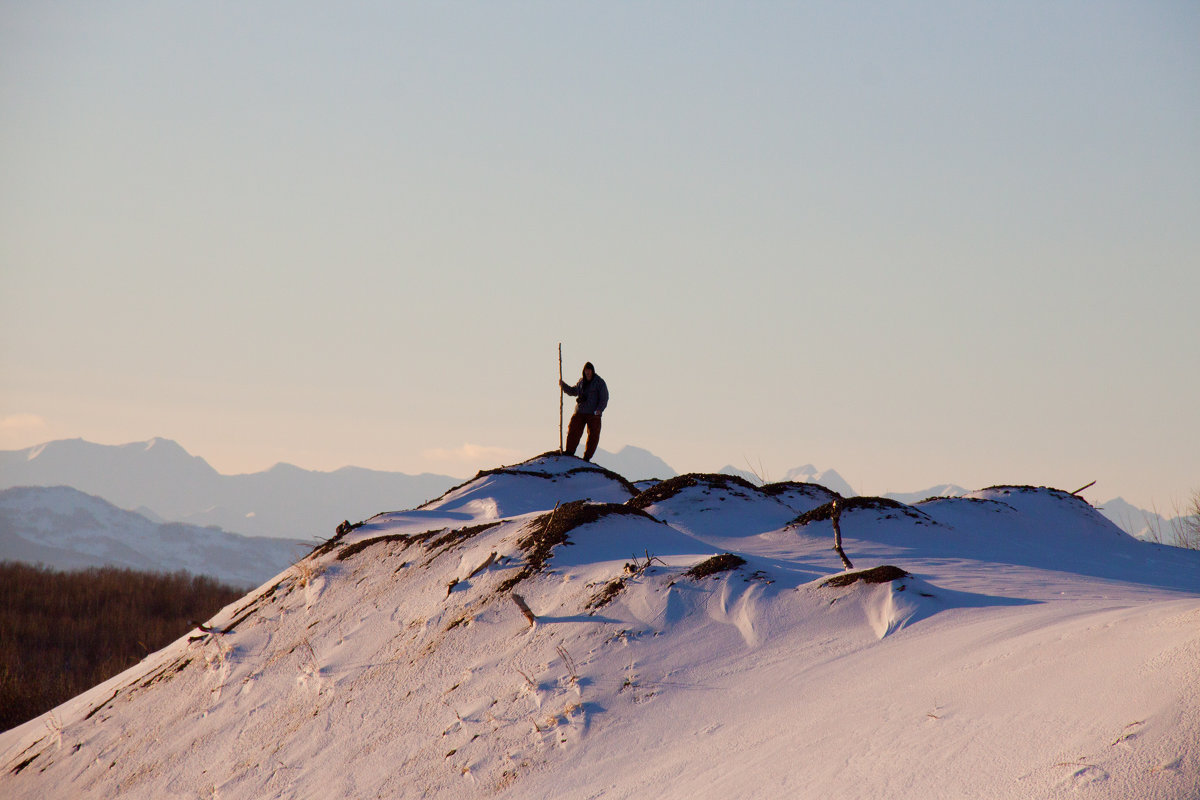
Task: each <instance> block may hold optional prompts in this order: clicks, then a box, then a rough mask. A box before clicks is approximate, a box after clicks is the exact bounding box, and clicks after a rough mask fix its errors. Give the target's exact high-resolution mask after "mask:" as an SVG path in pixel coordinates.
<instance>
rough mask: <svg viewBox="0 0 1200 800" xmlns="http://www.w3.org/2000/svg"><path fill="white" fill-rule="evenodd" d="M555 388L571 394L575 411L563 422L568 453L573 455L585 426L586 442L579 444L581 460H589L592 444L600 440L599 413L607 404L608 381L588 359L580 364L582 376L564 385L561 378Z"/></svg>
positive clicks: (590, 458)
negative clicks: (568, 421)
mask: <svg viewBox="0 0 1200 800" xmlns="http://www.w3.org/2000/svg"><path fill="white" fill-rule="evenodd" d="M558 385H559V388H561V389H562V390H563V391H564V392H566V393H567V394H569V395H571V396H572V397H574V398H575V413H574V414H572V415H571V422H570V423H569V424H568V425H567V447H566V449H565V450H564V452H565V453H567V454H568V455H572V456H573V455H575V449H576V448H577V447H579V439H580V438H581V437H582V436H583V429H584V428H587V433H588V436H587V445H586V446H585V447H584V448H583V460H584V461H591V460H592V456H593V455H595V454H596V446H597V445H598V444H600V415H601V414H603V413H604V409H605V408H607V407H608V384H606V383H605V382H604V378H601V377H600V376H599V375H597V374H596V368H595V367H593V366H592V362H590V361H589V362H587V363H586V364H584V365H583V377H581V378H580V379H579V381H578V382H577V383H576V384H575V385H574V386H568V385H567V384H566V383H565V382H564V381H561V380H560V381H559V382H558Z"/></svg>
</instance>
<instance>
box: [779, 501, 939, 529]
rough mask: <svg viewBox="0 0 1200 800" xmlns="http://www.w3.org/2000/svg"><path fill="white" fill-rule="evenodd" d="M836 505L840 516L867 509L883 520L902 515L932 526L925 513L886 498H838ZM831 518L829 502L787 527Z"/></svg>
mask: <svg viewBox="0 0 1200 800" xmlns="http://www.w3.org/2000/svg"><path fill="white" fill-rule="evenodd" d="M837 503H838V506H839V507H840V509H841V513H842V514H845V513H846V512H848V511H858V510H862V509H867V510H872V511H882V512H884V518H885V519H888V518H891V517H895V516H896V515H897V514H903V515H904V516H906V517H911V518H912V519H914V520H916V521H917V522H918V523H920V524H923V525H931V524H933V520H932V519H931V518H930V517H929V516H928V515H927V514H926V513H925V512H923V511H918V510H917V509H915V508H913V507H912V506H907V505H905V504H904V503H900V502H897V501H896V500H889V499H888V498H886V497H844V498H839V499H838V501H837ZM832 518H833V502H832V501H830V502H828V503H826V504H825V505H823V506H817V507H816V508H814V509H813V510H811V511H806V512H804V513H803V514H801V515H800V516H798V517H796V518H795V519H794V520H792V521H791V522H789V523H788V527H789V528H791V527H797V528H802V527H804V526H805V525H808V524H809V523H811V522H821V521H824V520H829V519H832Z"/></svg>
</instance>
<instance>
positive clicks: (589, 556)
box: [0, 454, 1200, 800]
mask: <svg viewBox="0 0 1200 800" xmlns="http://www.w3.org/2000/svg"><path fill="white" fill-rule="evenodd" d="M645 488H646V491H645V492H644V493H642V494H639V495H636V496H635V495H634V492H636V491H637V489H636V488H634V487H632V486H631V485H629V484H628V483H627V482H626V481H624V480H623V479H622V478H621V477H620V476H617V475H614V474H612V473H609V472H607V471H604V470H598V469H596V468H595V467H593V466H591V465H589V464H586V463H585V462H582V461H580V460H578V459H573V458H569V457H563V456H557V455H550V454H548V455H545V456H541V457H538V458H535V459H531V460H530V461H528V462H525V463H524V464H520V465H516V466H515V467H509V468H504V469H500V470H492V471H489V472H485V473H481V474H480V475H479V476H477V477H476V478H475V479H474V480H472V481H469V482H468V483H466V484H464V485H463V486H460V487H456V488H455V489H452V490H451V491H449V492H448V493H447V494H446V495H444V496H443V497H441V498H439V499H438V500H435V501H433V502H430V503H428V504H426V505H425V506H422V507H421V508H417V509H413V510H410V511H401V512H393V513H385V514H380V515H378V516H376V517H373V518H371V519H369V520H366V521H365V522H364V523H363V524H362V525H360V526H357V527H354V528H353V529H352V530H349V531H344V532H343V533H341V534H340V535H339V536H338V537H337V538H335V539H334V540H331V541H330V542H328V543H326V544H325V545H323V546H321V547H320V548H318V549H317V550H316V551H314V553H313V555H312V556H310V557H309V558H308V559H306V560H304V561H302V562H300V563H299V564H298V565H296V566H295V567H293V568H291V569H289V570H287V571H286V572H284V573H281V574H280V575H279V576H277V577H276V578H274V579H272V580H271V581H268V582H267V583H265V584H264V585H263V586H261V587H260V588H259V589H257V590H256V591H255V592H252V593H251V594H249V595H247V596H246V597H245V598H244V599H242V600H241V601H239V602H237V603H235V604H233V605H231V606H229V607H228V608H226V609H224V610H223V611H222V612H221V613H220V614H218V615H217V616H216V617H214V618H213V619H212V620H210V621H209V622H208V623H207V624H206V626H205V628H204V629H203V630H202V629H197V630H195V631H193V632H192V633H191V634H190V635H188V636H187V637H184V638H182V639H180V640H179V641H177V642H175V643H173V644H172V645H170V646H168V647H167V648H164V649H163V650H161V651H159V652H158V653H154V654H152V655H151V656H149V657H148V658H147V659H146V660H145V661H143V662H142V663H141V664H139V665H138V666H136V667H134V668H132V669H130V670H128V671H127V672H125V673H124V674H122V675H120V676H117V677H116V678H114V679H112V680H111V681H108V682H107V683H105V684H103V685H101V686H98V687H96V688H95V689H92V690H91V691H89V692H86V693H84V694H83V695H80V696H79V697H77V698H75V699H74V700H72V701H70V702H68V703H66V704H64V705H63V706H60V707H59V708H57V709H55V710H54V711H53V712H51V713H49V714H47V715H44V716H43V717H41V718H39V719H36V720H33V721H31V722H29V723H26V724H25V725H23V726H20V727H18V728H15V729H13V730H11V731H8V732H6V733H4V734H0V770H2V771H0V794H3V796H5V797H14V798H17V797H29V798H33V797H111V796H118V795H119V796H121V797H132V798H139V797H143V798H161V797H197V796H202V797H220V798H225V799H226V800H227V799H228V798H292V797H296V798H328V797H413V798H416V797H429V796H439V797H441V796H445V797H493V796H494V797H511V798H526V797H528V798H542V797H569V798H575V797H579V798H589V797H600V796H604V797H618V798H633V797H638V798H640V797H678V798H702V797H704V798H707V797H713V798H717V797H721V798H723V797H747V796H756V797H783V796H788V797H818V796H819V797H832V798H859V797H863V798H865V797H889V798H963V797H987V798H1028V797H1039V798H1042V797H1068V796H1070V797H1074V796H1077V795H1080V796H1085V797H1096V798H1163V799H1164V800H1166V799H1168V798H1169V799H1171V800H1177V799H1178V798H1187V797H1196V796H1198V795H1200V754H1198V753H1197V742H1200V713H1198V712H1200V681H1198V680H1197V679H1198V678H1200V554H1198V553H1194V552H1188V551H1182V550H1177V549H1174V548H1168V547H1162V546H1158V545H1151V544H1146V543H1143V542H1138V541H1136V540H1134V539H1132V538H1131V537H1129V536H1127V535H1126V534H1124V533H1123V532H1121V531H1120V530H1118V529H1117V528H1116V527H1115V526H1113V525H1112V524H1111V523H1110V522H1108V521H1107V520H1106V519H1104V518H1103V517H1102V516H1101V515H1100V514H1098V513H1097V512H1096V511H1095V510H1094V509H1093V508H1091V507H1090V506H1088V505H1087V504H1086V503H1085V502H1083V501H1082V500H1080V499H1079V498H1077V497H1074V496H1072V495H1069V494H1065V493H1063V492H1057V491H1054V490H1049V489H1042V488H1030V487H994V488H991V489H986V490H982V491H979V492H972V493H969V494H968V495H967V496H965V497H961V498H938V499H934V500H930V501H928V502H923V503H919V504H917V505H915V506H909V505H905V504H903V503H898V502H896V501H888V500H883V499H880V498H855V499H854V500H853V501H849V500H846V501H844V507H843V508H842V510H841V515H840V518H839V519H840V527H841V529H842V533H843V537H844V547H845V550H846V552H847V554H848V555H849V556H850V557H851V558H852V559H853V560H854V563H855V569H854V570H852V571H849V572H844V571H843V569H842V565H841V563H840V561H839V559H838V557H837V555H836V554H834V553H833V552H832V550H831V543H832V531H831V522H830V507H829V506H828V505H827V503H828V502H829V501H830V500H832V499H835V498H837V497H838V495H836V494H835V493H834V492H832V491H830V490H829V489H826V488H823V487H816V486H813V485H811V484H775V485H773V486H768V487H755V486H753V485H750V484H749V483H747V482H745V481H740V480H738V479H736V478H731V477H730V476H727V475H699V476H697V475H691V476H682V477H681V478H676V479H672V480H671V481H664V482H663V483H660V484H655V485H648V486H646V487H645ZM725 553H728V554H730V555H729V557H727V558H721V559H719V560H717V561H709V560H710V559H713V557H714V556H723V554H725ZM704 563H709V564H715V565H719V566H723V567H726V569H723V570H721V571H716V572H712V573H711V574H706V575H704V577H695V576H693V575H689V570H690V569H691V568H693V567H696V566H697V565H700V564H704ZM883 565H893V566H895V567H897V568H898V569H897V570H893V571H890V572H883V571H872V572H869V573H867V577H868V578H871V577H874V578H875V582H872V581H871V580H852V578H854V577H862V576H860V575H857V574H856V573H859V572H860V571H863V570H868V569H870V568H874V567H880V566H883ZM703 572H708V571H707V570H704V571H703ZM851 573H855V574H851ZM833 576H844V577H845V579H844V580H838V581H835V582H832V583H831V582H830V581H829V578H830V577H833ZM514 598H519V601H520V602H518V600H517V599H514ZM520 604H524V606H525V607H526V608H528V609H529V611H530V612H531V613H532V615H533V616H534V618H535V622H534V623H533V624H532V625H531V624H530V622H529V621H528V620H527V619H526V617H525V614H524V612H523V610H522V608H521V605H520Z"/></svg>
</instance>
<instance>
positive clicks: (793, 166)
mask: <svg viewBox="0 0 1200 800" xmlns="http://www.w3.org/2000/svg"><path fill="white" fill-rule="evenodd" d="M1198 222H1200V5H1197V4H1196V3H1194V2H1147V3H1134V2H1128V3H1096V2H1065V3H1053V2H1051V3H1047V2H1033V3H1009V2H1006V3H993V4H984V3H964V2H942V3H938V2H926V3H840V2H830V3H806V4H791V5H789V4H783V3H745V2H738V3H700V4H698V3H648V4H633V3H627V4H614V3H586V4H585V3H561V2H560V3H549V2H547V3H486V4H485V3H478V4H471V3H436V4H435V3H428V4H411V3H373V4H364V3H350V4H337V5H336V6H335V5H333V4H325V3H308V2H274V3H272V2H256V3H250V4H247V3H220V2H210V3H203V4H196V3H170V2H168V3H162V2H153V3H152V2H146V3H132V2H114V3H102V4H101V3H44V2H6V3H4V4H3V5H2V6H0V269H2V270H3V278H2V281H3V282H2V284H0V290H2V292H0V332H2V334H3V344H2V349H0V359H2V370H0V371H2V378H0V381H2V382H0V447H2V448H6V449H13V448H17V447H25V446H28V445H32V444H35V443H38V442H41V441H45V440H47V439H52V438H62V437H68V436H82V437H84V438H86V439H90V440H93V441H100V442H106V443H119V442H125V441H134V440H141V439H146V438H149V437H151V436H155V435H162V436H167V437H170V438H173V439H176V440H178V441H179V442H180V443H182V444H183V445H184V446H185V447H187V448H188V449H189V450H191V451H192V452H194V453H197V454H199V455H202V456H204V457H205V458H207V459H208V460H209V461H210V462H211V463H213V465H214V466H216V467H217V468H218V469H220V470H222V471H224V472H240V471H253V470H257V469H262V468H265V467H267V466H270V465H271V464H272V463H274V462H276V461H290V462H293V463H296V464H299V465H301V466H305V467H310V468H321V469H332V468H336V467H338V466H342V465H344V464H357V465H361V466H370V467H377V468H383V469H397V470H404V471H409V472H415V471H421V470H426V469H427V470H431V471H440V472H450V473H452V474H458V475H465V474H468V473H469V472H471V471H472V470H474V469H476V468H478V467H481V466H493V465H495V464H496V463H500V462H502V461H512V460H516V459H519V458H524V457H527V456H530V455H534V454H536V453H540V452H542V451H544V450H547V449H550V448H552V447H554V446H556V445H557V437H558V430H557V428H558V394H557V391H556V389H555V387H554V383H555V378H556V362H555V346H556V343H557V342H559V341H562V342H563V349H564V353H565V355H566V360H567V364H566V370H567V373H568V375H574V374H577V372H578V370H579V367H580V365H581V364H582V363H583V361H584V360H586V359H590V360H592V361H594V362H595V363H596V366H597V369H598V371H599V372H600V374H602V375H604V376H605V377H606V378H607V379H608V381H609V384H610V388H611V390H612V395H613V401H612V407H611V410H610V413H609V414H608V415H607V416H606V420H605V431H604V439H603V443H602V444H603V446H604V447H606V448H607V449H612V450H615V449H619V447H620V446H622V445H624V444H634V445H637V446H641V447H645V448H647V449H649V450H651V451H653V452H655V453H656V454H658V455H660V456H661V457H663V458H665V459H666V460H667V461H668V462H670V463H671V464H672V465H673V466H675V468H676V469H679V470H681V471H686V470H712V469H716V468H717V467H719V466H721V465H723V464H725V463H730V462H732V463H734V464H736V465H738V466H745V461H746V459H749V460H750V461H752V462H753V463H754V464H755V465H756V466H758V465H759V463H761V464H762V465H763V466H764V467H765V468H766V469H767V471H768V472H769V473H773V474H774V475H775V476H776V477H778V476H780V475H781V474H782V473H783V472H785V471H786V470H787V469H788V468H790V467H793V466H797V465H799V464H803V463H806V462H813V463H815V464H817V466H818V467H821V468H830V467H832V468H835V469H837V470H839V471H840V472H841V473H842V474H843V475H845V477H846V478H847V479H849V480H850V482H851V483H852V484H854V486H855V487H856V488H858V489H859V490H860V491H865V492H869V493H879V492H884V491H900V490H915V489H919V488H923V487H925V486H929V485H932V484H934V483H941V482H947V481H952V482H957V483H961V484H964V485H967V486H970V487H975V486H983V485H987V484H991V483H997V482H1020V483H1048V484H1051V485H1057V486H1060V487H1062V488H1067V489H1074V488H1077V486H1079V485H1082V484H1083V483H1086V482H1087V481H1090V480H1093V479H1098V480H1099V481H1100V483H1099V485H1098V486H1097V489H1096V490H1095V492H1094V493H1093V495H1092V499H1094V500H1104V499H1107V498H1108V497H1111V496H1113V495H1117V494H1122V495H1124V496H1126V497H1127V498H1129V499H1131V500H1134V501H1136V502H1140V503H1142V504H1144V505H1148V504H1150V503H1152V502H1153V503H1155V504H1157V505H1158V506H1160V507H1162V506H1166V505H1169V503H1170V502H1171V501H1172V500H1173V499H1175V498H1180V497H1182V496H1183V495H1184V494H1185V493H1186V492H1188V491H1189V490H1191V489H1193V488H1197V487H1200V458H1198V457H1197V454H1198V453H1200V431H1198V426H1197V424H1196V408H1197V405H1198V403H1197V401H1198V398H1200V370H1198V369H1197V367H1198V365H1200V315H1198V314H1197V313H1196V311H1195V309H1196V306H1197V302H1196V299H1197V297H1198V296H1200V224H1198ZM464 444H467V445H470V447H469V448H466V449H464V448H463V446H464Z"/></svg>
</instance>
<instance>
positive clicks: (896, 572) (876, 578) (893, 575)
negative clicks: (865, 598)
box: [821, 564, 908, 588]
mask: <svg viewBox="0 0 1200 800" xmlns="http://www.w3.org/2000/svg"><path fill="white" fill-rule="evenodd" d="M907 577H908V573H907V572H905V571H904V570H902V569H900V568H899V567H894V566H892V565H891V564H885V565H883V566H880V567H872V568H871V569H863V570H859V571H858V572H846V573H843V574H841V575H834V576H833V577H832V578H829V579H828V580H825V581H823V582H822V583H821V588H825V587H826V586H834V587H840V586H850V585H851V584H854V583H858V582H859V581H862V582H863V583H891V582H892V581H898V580H900V579H901V578H907Z"/></svg>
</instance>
